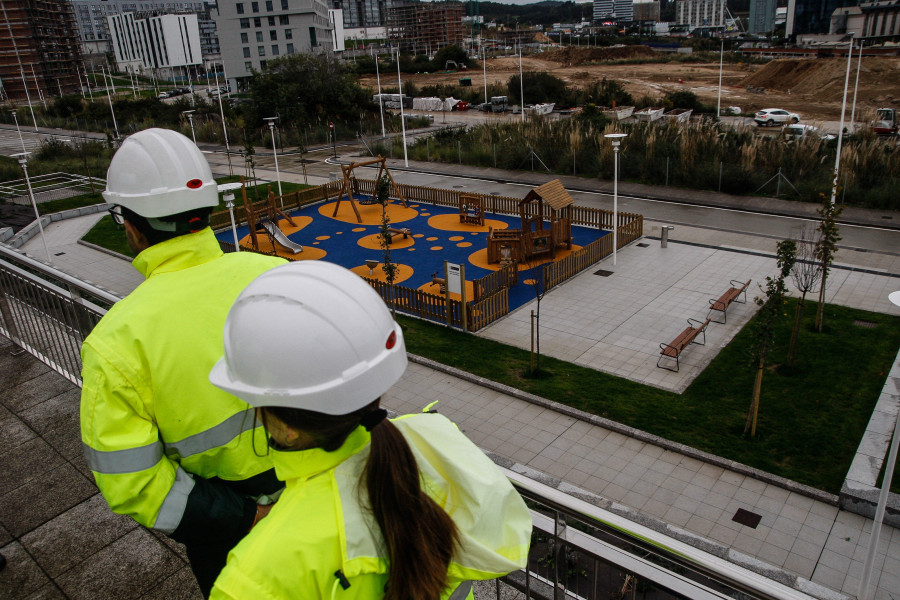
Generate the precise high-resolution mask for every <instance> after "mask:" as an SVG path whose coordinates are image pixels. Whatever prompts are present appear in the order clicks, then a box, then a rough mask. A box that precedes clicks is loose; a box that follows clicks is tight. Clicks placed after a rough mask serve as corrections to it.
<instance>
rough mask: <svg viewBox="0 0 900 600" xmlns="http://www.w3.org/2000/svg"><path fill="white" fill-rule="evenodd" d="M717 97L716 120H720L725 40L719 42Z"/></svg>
mask: <svg viewBox="0 0 900 600" xmlns="http://www.w3.org/2000/svg"><path fill="white" fill-rule="evenodd" d="M719 42H720V46H719V97H718V100H717V101H716V118H717V119H720V118H722V60H723V59H724V57H725V38H722V39H720V40H719Z"/></svg>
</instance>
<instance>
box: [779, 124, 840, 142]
mask: <svg viewBox="0 0 900 600" xmlns="http://www.w3.org/2000/svg"><path fill="white" fill-rule="evenodd" d="M781 132H782V134H783V135H784V138H785V139H787V140H800V139H803V138H805V137H817V138H819V139H822V140H833V139H834V138H835V136H833V135H832V134H830V133H825V132H824V131H822V130H821V129H819V128H818V127H813V126H812V125H801V124H800V123H791V124H790V125H785V126H784V129H782V130H781Z"/></svg>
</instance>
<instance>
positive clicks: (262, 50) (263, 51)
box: [256, 46, 266, 56]
mask: <svg viewBox="0 0 900 600" xmlns="http://www.w3.org/2000/svg"><path fill="white" fill-rule="evenodd" d="M256 50H257V51H258V52H259V55H260V56H265V55H266V47H265V46H259V47H258V48H257V49H256Z"/></svg>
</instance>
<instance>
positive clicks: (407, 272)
mask: <svg viewBox="0 0 900 600" xmlns="http://www.w3.org/2000/svg"><path fill="white" fill-rule="evenodd" d="M394 265H395V266H396V267H397V272H396V274H395V275H394V283H400V282H401V281H406V280H407V279H409V278H410V277H412V274H413V268H412V267H410V266H408V265H401V264H398V263H394ZM382 266H383V265H382V263H378V264H377V265H376V266H375V268H374V269H372V275H369V267H368V266H366V265H360V266H358V267H353V268H352V269H350V270H351V271H353V272H354V273H356V274H357V275H359V276H360V277H365V278H366V279H377V280H378V281H384V282H387V276H386V275H385V274H384V269H382V268H381V267H382Z"/></svg>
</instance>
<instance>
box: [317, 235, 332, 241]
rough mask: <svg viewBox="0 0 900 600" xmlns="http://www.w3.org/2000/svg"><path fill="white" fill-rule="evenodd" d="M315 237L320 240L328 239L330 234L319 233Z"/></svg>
mask: <svg viewBox="0 0 900 600" xmlns="http://www.w3.org/2000/svg"><path fill="white" fill-rule="evenodd" d="M316 239H317V240H319V241H320V242H321V241H322V240H330V239H331V236H330V235H320V236H318V237H317V238H316Z"/></svg>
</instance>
